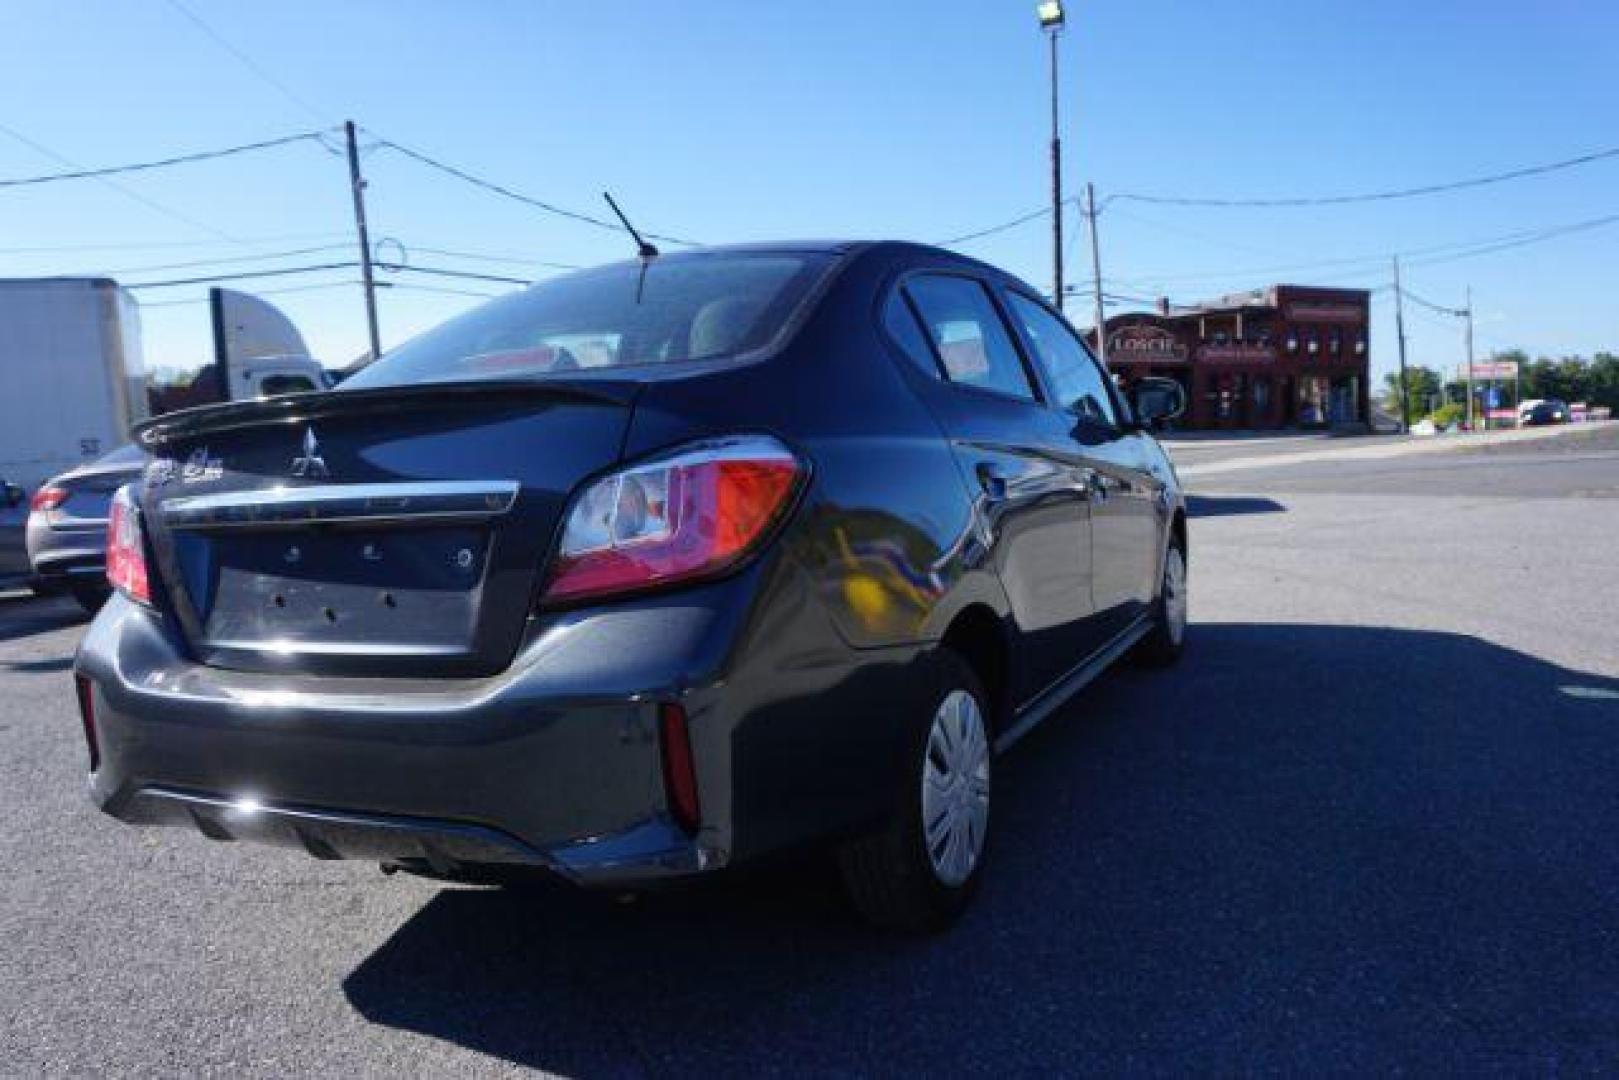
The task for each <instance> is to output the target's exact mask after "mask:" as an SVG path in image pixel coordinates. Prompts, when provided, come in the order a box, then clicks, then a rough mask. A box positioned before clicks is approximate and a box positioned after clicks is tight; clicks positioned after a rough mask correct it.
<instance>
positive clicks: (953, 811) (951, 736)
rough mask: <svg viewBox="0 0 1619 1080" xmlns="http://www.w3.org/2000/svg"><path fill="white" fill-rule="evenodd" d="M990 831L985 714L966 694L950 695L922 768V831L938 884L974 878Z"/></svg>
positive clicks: (930, 736)
mask: <svg viewBox="0 0 1619 1080" xmlns="http://www.w3.org/2000/svg"><path fill="white" fill-rule="evenodd" d="M988 826H989V739H988V737H987V735H986V734H985V731H984V714H983V713H982V712H981V711H980V710H979V708H978V702H977V701H976V700H974V698H973V696H972V695H971V694H969V693H967V691H965V690H954V691H951V693H950V696H949V697H947V698H945V699H944V701H943V703H942V704H940V706H939V709H938V711H937V712H935V713H934V714H933V727H932V728H931V729H930V730H929V731H928V749H927V756H926V757H925V758H924V759H923V762H922V831H923V834H924V836H925V838H926V840H927V846H928V862H929V863H930V864H932V866H933V874H934V876H935V877H937V878H938V879H939V881H940V882H941V883H943V884H945V885H949V886H951V887H955V886H958V885H960V884H962V883H963V882H965V881H966V880H967V879H968V878H969V877H971V876H972V872H973V867H975V866H977V865H978V856H979V855H980V854H981V853H982V852H983V850H984V835H985V831H986V829H987V828H988Z"/></svg>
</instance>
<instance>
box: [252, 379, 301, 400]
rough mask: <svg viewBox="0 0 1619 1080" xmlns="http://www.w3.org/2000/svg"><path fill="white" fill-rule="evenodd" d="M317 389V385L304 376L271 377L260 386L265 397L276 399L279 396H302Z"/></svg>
mask: <svg viewBox="0 0 1619 1080" xmlns="http://www.w3.org/2000/svg"><path fill="white" fill-rule="evenodd" d="M313 389H315V384H314V383H313V382H311V381H310V380H309V379H307V378H306V377H304V376H302V375H270V376H268V377H266V378H265V380H264V381H263V382H262V383H260V384H259V390H260V392H261V393H262V394H263V395H264V396H265V397H275V396H277V395H278V394H302V393H304V392H305V391H308V390H313Z"/></svg>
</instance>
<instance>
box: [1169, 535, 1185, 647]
mask: <svg viewBox="0 0 1619 1080" xmlns="http://www.w3.org/2000/svg"><path fill="white" fill-rule="evenodd" d="M1164 623H1165V628H1166V629H1167V630H1168V631H1169V640H1170V641H1173V642H1174V643H1175V644H1177V645H1179V644H1180V643H1181V638H1183V637H1185V636H1186V557H1185V556H1184V555H1182V554H1181V553H1180V550H1179V549H1178V548H1170V549H1169V557H1168V558H1166V559H1165V560H1164Z"/></svg>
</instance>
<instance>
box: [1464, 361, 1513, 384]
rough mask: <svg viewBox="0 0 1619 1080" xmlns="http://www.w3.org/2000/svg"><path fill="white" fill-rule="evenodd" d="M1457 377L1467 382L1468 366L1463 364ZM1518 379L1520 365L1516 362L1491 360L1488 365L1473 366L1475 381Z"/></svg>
mask: <svg viewBox="0 0 1619 1080" xmlns="http://www.w3.org/2000/svg"><path fill="white" fill-rule="evenodd" d="M1457 377H1458V378H1460V379H1461V381H1462V382H1466V381H1467V365H1466V364H1463V365H1462V366H1461V367H1460V368H1458V369H1457ZM1517 377H1518V363H1517V361H1515V360H1491V361H1489V362H1488V363H1483V364H1474V365H1473V378H1475V379H1516V378H1517Z"/></svg>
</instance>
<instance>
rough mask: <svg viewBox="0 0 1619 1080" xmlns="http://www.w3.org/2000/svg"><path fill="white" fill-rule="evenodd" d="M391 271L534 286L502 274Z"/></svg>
mask: <svg viewBox="0 0 1619 1080" xmlns="http://www.w3.org/2000/svg"><path fill="white" fill-rule="evenodd" d="M391 269H393V270H396V271H398V272H400V273H404V274H432V275H434V276H436V277H447V278H461V279H464V280H466V281H495V282H500V283H501V284H504V285H532V284H533V282H532V281H531V280H530V279H528V278H514V277H504V276H502V275H500V274H478V273H474V272H472V271H471V270H449V269H445V268H443V267H438V266H395V267H392V268H391Z"/></svg>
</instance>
